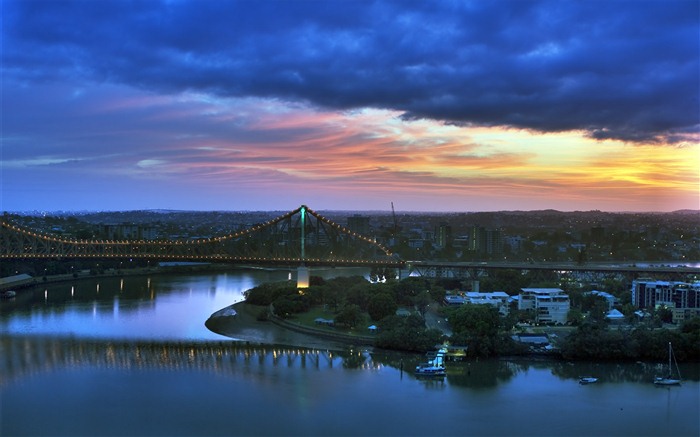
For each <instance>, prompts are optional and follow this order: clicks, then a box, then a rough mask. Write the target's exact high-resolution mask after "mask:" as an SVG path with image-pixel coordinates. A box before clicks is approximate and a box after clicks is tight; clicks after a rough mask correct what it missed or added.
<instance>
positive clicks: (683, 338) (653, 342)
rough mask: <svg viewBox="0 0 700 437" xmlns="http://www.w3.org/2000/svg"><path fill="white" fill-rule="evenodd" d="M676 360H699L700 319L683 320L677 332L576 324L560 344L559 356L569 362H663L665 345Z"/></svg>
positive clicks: (638, 327)
mask: <svg viewBox="0 0 700 437" xmlns="http://www.w3.org/2000/svg"><path fill="white" fill-rule="evenodd" d="M669 342H671V343H672V344H673V352H674V355H675V356H676V359H677V360H678V361H700V317H695V318H692V319H689V320H686V321H685V322H684V323H683V324H682V325H681V326H680V328H679V329H677V330H669V329H653V328H651V327H649V326H646V325H638V326H635V327H634V328H633V329H622V328H621V329H610V328H609V327H608V326H607V325H606V324H604V323H596V322H592V323H584V324H581V325H579V326H578V327H577V328H576V330H575V331H573V332H572V333H571V334H570V335H569V336H568V337H566V338H565V339H563V340H562V341H561V343H560V349H561V354H562V356H563V357H564V358H565V359H570V360H610V361H627V360H630V361H631V360H635V361H636V360H642V361H664V360H665V359H667V358H668V343H669Z"/></svg>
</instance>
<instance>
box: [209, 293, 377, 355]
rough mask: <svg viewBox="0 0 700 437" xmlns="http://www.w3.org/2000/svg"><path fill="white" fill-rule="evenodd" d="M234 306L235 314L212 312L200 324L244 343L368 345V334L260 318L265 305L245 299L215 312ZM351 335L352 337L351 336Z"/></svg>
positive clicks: (326, 346) (340, 347)
mask: <svg viewBox="0 0 700 437" xmlns="http://www.w3.org/2000/svg"><path fill="white" fill-rule="evenodd" d="M231 309H233V310H235V311H236V315H235V316H231V315H228V316H213V317H210V318H209V319H207V321H206V322H205V323H204V325H205V326H206V327H207V328H208V329H209V330H210V331H212V332H214V333H216V334H219V335H223V336H225V337H229V338H231V339H233V340H236V341H239V342H244V343H265V344H270V345H276V346H292V347H304V348H312V349H325V350H344V349H347V348H348V346H365V347H370V348H371V347H372V345H373V341H371V342H370V341H369V340H373V339H372V338H362V339H358V338H356V337H355V336H350V335H343V334H341V333H329V332H323V331H321V330H316V329H313V328H309V327H306V326H301V325H299V324H296V323H292V322H288V321H284V320H282V319H280V318H279V317H274V316H273V317H267V319H266V320H260V319H259V317H258V316H259V315H260V313H261V312H264V311H267V308H266V307H264V306H259V305H251V304H249V303H247V302H245V301H243V302H238V303H235V304H233V305H230V306H228V307H226V308H223V309H222V310H220V311H217V312H216V313H215V314H217V313H218V314H221V313H229V314H230V311H229V310H231ZM353 337H355V338H353Z"/></svg>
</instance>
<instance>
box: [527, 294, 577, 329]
mask: <svg viewBox="0 0 700 437" xmlns="http://www.w3.org/2000/svg"><path fill="white" fill-rule="evenodd" d="M569 307H570V303H569V296H568V295H567V294H566V293H564V291H563V290H562V289H560V288H522V289H521V290H520V299H519V300H518V309H519V310H535V321H536V322H537V323H560V324H564V323H566V322H567V317H568V315H569Z"/></svg>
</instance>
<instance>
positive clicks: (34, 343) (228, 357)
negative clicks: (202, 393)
mask: <svg viewBox="0 0 700 437" xmlns="http://www.w3.org/2000/svg"><path fill="white" fill-rule="evenodd" d="M341 355H346V356H345V357H342V356H341ZM358 357H359V358H361V359H362V360H363V362H362V363H357V361H356V360H357V358H358ZM355 363H357V364H358V365H353V364H355ZM339 364H340V365H341V366H340V367H341V368H342V367H346V368H347V367H353V368H356V369H358V370H365V371H377V370H380V369H382V368H383V367H384V365H383V364H381V363H378V362H375V361H373V360H372V358H371V357H370V355H369V354H367V353H365V352H362V351H353V352H351V353H350V354H341V353H337V352H333V351H329V350H320V349H303V348H283V347H272V346H263V345H258V346H252V345H244V344H241V343H236V342H171V343H167V342H153V341H128V340H125V341H99V340H89V339H85V340H80V339H72V338H57V337H46V338H44V337H32V336H27V337H22V336H19V337H15V336H0V373H1V374H2V375H3V376H4V377H3V379H2V381H1V382H0V384H6V383H7V382H8V381H9V380H12V379H14V378H20V377H22V376H25V375H27V374H35V373H39V372H46V371H51V370H55V369H61V368H67V367H76V366H94V367H98V368H110V369H132V368H134V369H153V368H155V369H164V370H191V371H205V372H214V373H218V374H224V375H235V374H237V373H241V372H245V373H246V374H249V373H250V369H251V367H257V369H258V371H257V372H256V375H257V377H260V378H263V379H265V378H266V377H270V378H273V377H274V375H275V374H276V373H275V372H269V373H267V374H266V372H265V371H264V370H265V368H274V367H279V366H283V367H290V368H295V369H301V370H302V371H303V369H307V368H312V369H314V370H323V369H325V370H333V369H334V368H337V367H338V365H339Z"/></svg>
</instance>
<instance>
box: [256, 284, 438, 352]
mask: <svg viewBox="0 0 700 437" xmlns="http://www.w3.org/2000/svg"><path fill="white" fill-rule="evenodd" d="M444 296H445V289H444V287H443V286H442V285H440V284H438V283H437V281H426V280H425V279H414V278H409V279H406V280H403V281H388V282H386V283H370V282H369V281H367V280H366V279H365V278H364V277H362V276H351V277H338V278H334V279H329V280H324V279H322V278H320V277H315V276H312V277H311V278H310V285H309V287H308V288H306V289H304V290H303V292H301V293H300V292H299V291H298V290H297V288H296V284H295V283H294V282H292V281H287V282H277V283H266V284H262V285H259V286H257V287H255V288H252V289H250V290H248V291H247V292H246V301H247V302H248V303H250V304H253V305H264V306H266V307H267V306H270V305H272V307H273V308H274V311H275V314H276V315H277V316H279V317H283V318H291V317H294V316H295V315H296V314H300V313H304V312H307V311H309V310H311V309H312V308H313V307H316V306H325V308H328V309H329V310H330V311H332V312H333V314H334V319H333V320H334V324H335V326H336V327H338V328H339V329H351V328H355V327H357V326H361V324H363V323H373V324H375V325H376V326H377V327H378V330H377V335H376V340H375V345H376V346H377V347H382V348H385V349H395V350H404V351H415V352H425V351H428V350H431V349H434V347H435V345H436V344H439V343H441V342H442V341H443V336H442V332H441V331H439V330H436V329H427V328H426V326H425V320H424V318H423V317H424V315H425V311H426V308H427V307H428V305H429V304H430V303H432V302H439V301H441V300H442V299H444ZM400 307H406V308H412V309H415V310H414V311H411V314H409V315H407V316H397V315H396V312H397V310H398V309H399V308H400ZM264 317H265V314H264V311H263V313H261V314H260V316H259V318H264Z"/></svg>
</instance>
